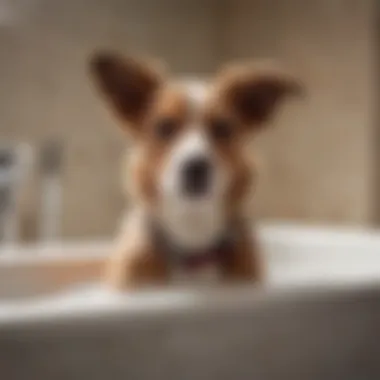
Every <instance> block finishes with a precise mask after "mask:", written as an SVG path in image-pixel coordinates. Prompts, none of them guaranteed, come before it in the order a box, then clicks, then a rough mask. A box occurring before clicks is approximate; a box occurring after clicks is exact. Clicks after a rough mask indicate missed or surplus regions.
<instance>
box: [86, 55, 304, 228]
mask: <svg viewBox="0 0 380 380" xmlns="http://www.w3.org/2000/svg"><path fill="white" fill-rule="evenodd" d="M91 68H92V73H93V74H94V77H95V79H96V82H97V84H98V87H99V89H100V90H101V92H102V93H103V94H104V95H105V97H106V99H107V100H108V102H109V104H110V106H111V107H112V109H113V110H114V111H115V112H116V114H117V116H118V118H119V120H120V122H121V124H122V126H123V128H124V129H125V130H127V131H128V132H129V133H130V134H131V135H132V137H133V139H134V142H135V155H134V165H133V167H131V168H130V170H131V172H130V173H127V175H129V176H130V175H133V181H132V182H133V185H134V186H135V191H136V192H137V193H138V195H139V196H140V198H142V199H143V200H144V201H145V203H146V204H149V206H150V207H152V208H154V209H156V210H159V211H160V212H162V213H163V214H166V213H169V214H170V215H171V214H173V213H180V212H182V211H183V212H185V214H186V216H187V218H188V217H189V215H190V214H191V212H194V213H198V215H202V210H203V211H204V213H207V215H210V214H213V215H214V216H215V218H217V219H218V220H219V219H220V215H219V214H220V213H223V214H226V213H232V212H233V211H234V210H235V209H236V208H237V207H239V205H240V204H241V202H242V201H243V200H244V198H245V196H246V195H247V194H248V192H249V190H250V186H251V184H252V181H254V168H253V167H252V165H251V163H252V159H251V157H250V154H248V151H247V149H246V147H247V141H249V140H250V137H251V136H252V135H253V134H255V133H256V132H257V131H258V130H259V129H260V128H261V127H262V126H263V125H265V124H267V122H268V121H269V119H270V118H271V116H272V115H273V114H274V112H275V110H276V109H277V106H278V105H279V104H280V102H281V101H282V100H283V99H284V98H285V96H286V95H292V94H297V93H298V92H299V90H300V86H299V84H298V82H297V81H296V80H295V79H294V78H292V77H290V76H288V75H285V74H284V73H281V72H279V71H277V70H275V69H273V68H272V69H271V68H268V67H263V68H257V67H256V68H255V67H252V66H250V65H247V66H242V67H233V68H229V69H227V70H224V71H223V72H221V73H219V74H218V75H216V77H215V78H214V80H212V81H210V82H209V83H208V84H204V85H200V84H194V83H187V84H186V83H172V82H171V81H169V80H168V79H167V78H166V77H165V76H163V75H162V74H160V73H158V72H156V71H154V69H152V68H151V67H148V66H146V65H145V64H143V63H140V62H137V61H135V60H133V59H128V58H123V57H121V56H119V55H117V54H114V53H99V54H96V55H95V56H94V58H93V59H92V61H91ZM251 154H252V153H251ZM207 222H208V223H210V222H211V223H212V221H210V220H208V221H207ZM195 223H198V224H199V220H198V221H197V222H195ZM199 225H200V224H199ZM200 228H201V227H200Z"/></svg>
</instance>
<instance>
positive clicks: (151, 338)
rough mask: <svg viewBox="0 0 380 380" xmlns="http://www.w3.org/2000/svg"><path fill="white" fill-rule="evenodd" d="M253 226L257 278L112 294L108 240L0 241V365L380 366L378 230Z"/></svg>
mask: <svg viewBox="0 0 380 380" xmlns="http://www.w3.org/2000/svg"><path fill="white" fill-rule="evenodd" d="M260 238H261V241H262V244H263V248H264V257H265V262H266V266H267V270H268V272H267V273H268V281H267V285H266V287H265V288H264V289H255V288H253V287H248V286H245V287H239V288H228V289H227V288H221V287H220V288H209V289H204V288H202V289H174V288H171V289H165V290H163V289H161V290H156V291H151V292H144V293H141V292H139V293H136V294H125V295H116V294H112V293H110V292H109V291H107V290H106V289H103V288H102V286H101V285H100V283H99V278H100V276H101V273H102V264H103V262H104V258H105V256H106V255H107V253H108V252H109V250H110V245H109V244H108V243H107V242H98V243H96V242H92V243H91V244H86V243H80V244H79V243H66V244H64V245H59V246H52V245H50V246H38V247H36V246H34V247H27V248H23V249H16V248H10V247H8V248H7V249H4V252H3V253H2V254H1V257H0V352H1V355H0V374H6V375H7V376H5V378H9V379H10V378H12V379H15V380H18V379H30V378H31V377H32V378H41V379H44V378H46V379H61V378H62V379H67V378H70V379H76V378H78V379H81V380H83V379H87V378H88V379H93V380H94V379H95V380H96V379H115V380H118V379H161V378H162V379H165V380H169V379H179V378H181V379H184V378H185V379H187V378H189V379H214V378H215V379H218V380H219V379H224V378H225V379H245V378H247V379H252V378H260V379H277V378H278V379H288V378H289V379H304V378H305V379H306V378H307V379H323V380H326V379H334V380H336V379H344V380H348V379H355V380H357V379H378V378H380V362H379V361H378V359H377V358H378V355H379V354H380V234H379V233H377V232H375V231H363V230H361V231H359V230H347V229H334V228H328V229H326V228H311V227H310V228H308V227H299V226H292V225H278V226H275V225H267V226H262V227H261V228H260ZM20 358H22V359H23V360H22V365H20V364H21V362H20ZM157 372H158V374H157Z"/></svg>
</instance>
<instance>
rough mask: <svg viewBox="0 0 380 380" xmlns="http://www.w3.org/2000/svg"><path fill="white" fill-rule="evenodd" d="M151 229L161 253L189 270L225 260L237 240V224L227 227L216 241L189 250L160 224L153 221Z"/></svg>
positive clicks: (155, 243)
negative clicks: (175, 241)
mask: <svg viewBox="0 0 380 380" xmlns="http://www.w3.org/2000/svg"><path fill="white" fill-rule="evenodd" d="M151 231H152V237H153V244H154V246H155V247H156V248H157V251H158V252H159V254H161V255H164V256H165V257H166V258H167V260H169V261H170V262H172V263H173V264H175V265H179V266H180V267H182V268H183V269H185V270H188V271H196V270H199V269H201V268H203V267H205V266H207V265H209V264H212V263H216V264H220V263H222V262H224V261H225V260H227V259H228V256H229V255H230V252H231V251H232V249H233V247H234V246H235V245H236V240H237V239H236V236H237V233H236V232H237V231H236V224H233V225H231V228H230V229H226V230H225V232H224V233H223V234H221V235H220V237H219V238H218V239H217V240H215V242H214V243H212V244H210V246H209V247H208V248H206V249H202V250H189V249H186V248H183V247H180V246H178V245H176V244H174V243H173V242H171V241H170V239H169V238H168V236H167V234H165V232H164V231H163V230H162V228H160V226H159V225H158V224H154V223H151Z"/></svg>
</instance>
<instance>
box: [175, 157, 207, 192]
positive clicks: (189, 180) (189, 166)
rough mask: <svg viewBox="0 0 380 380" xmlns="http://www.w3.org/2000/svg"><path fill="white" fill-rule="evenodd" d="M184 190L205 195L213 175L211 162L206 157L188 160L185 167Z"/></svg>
mask: <svg viewBox="0 0 380 380" xmlns="http://www.w3.org/2000/svg"><path fill="white" fill-rule="evenodd" d="M182 175H183V178H182V181H183V190H184V192H185V193H186V194H187V195H190V196H197V195H203V194H205V193H206V192H207V191H208V188H209V186H210V177H211V164H210V162H209V160H207V159H206V158H204V157H196V158H193V159H191V160H189V161H187V162H186V163H185V165H184V167H183V173H182Z"/></svg>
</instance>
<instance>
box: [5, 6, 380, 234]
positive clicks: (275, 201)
mask: <svg viewBox="0 0 380 380" xmlns="http://www.w3.org/2000/svg"><path fill="white" fill-rule="evenodd" d="M373 3H374V1H373V0H363V1H355V0H319V1H317V2H305V1H302V0H286V1H282V0H271V1H269V0H220V1H217V0H208V1H203V0H183V1H175V0H160V1H153V0H140V1H138V0H128V1H121V0H108V1H101V0H66V1H60V0H50V1H48V0H35V1H25V0H12V1H6V0H0V15H2V16H3V17H0V70H1V79H2V84H1V86H0V100H1V101H0V122H1V124H0V125H1V127H0V137H1V139H2V140H3V139H4V140H9V141H28V142H31V143H32V144H37V145H38V144H40V143H41V142H43V141H44V140H46V139H48V138H52V137H53V138H59V139H61V140H62V141H63V142H64V144H65V157H64V170H63V186H64V192H63V220H62V228H63V231H62V233H63V235H64V236H65V237H70V238H78V237H95V236H104V235H109V234H111V233H112V232H113V230H114V228H115V225H116V223H117V218H118V216H119V215H120V212H121V210H122V208H123V205H124V201H123V197H122V195H121V191H120V186H119V172H120V155H121V152H122V151H123V148H124V146H125V139H124V136H123V134H122V133H121V132H120V131H119V130H118V129H117V128H116V127H115V126H114V124H113V120H112V118H111V116H110V115H109V113H108V112H107V110H106V109H105V107H104V106H103V104H102V103H101V102H100V101H99V99H98V98H97V97H96V96H95V94H94V93H93V91H92V88H91V84H90V81H89V80H88V75H87V72H86V59H87V57H88V54H89V53H90V52H91V51H92V50H93V49H95V48H97V47H103V46H105V47H112V48H118V49H122V50H124V51H133V52H141V53H142V54H145V55H146V54H149V55H152V56H159V57H163V58H164V59H165V60H166V61H168V62H169V63H170V66H171V67H172V68H173V70H174V71H175V72H177V73H192V72H195V73H208V72H211V71H213V70H214V69H215V68H216V67H218V65H219V64H220V63H221V62H223V61H227V60H230V59H241V58H248V57H249V58H252V57H263V56H266V57H267V56H269V57H273V58H277V59H279V60H281V61H283V62H284V63H285V64H286V65H287V66H288V67H289V69H290V70H291V71H293V72H294V73H296V74H297V75H299V76H300V77H301V78H302V79H303V80H304V81H305V83H306V85H307V88H308V97H307V98H306V99H305V100H304V101H302V102H298V103H296V102H294V103H292V104H289V106H288V107H286V108H284V112H283V113H282V114H281V115H279V118H278V121H277V123H276V124H278V125H276V128H273V129H271V130H270V131H269V132H268V134H266V135H263V136H262V138H260V139H259V140H258V141H257V146H258V148H259V150H260V155H261V161H262V179H261V182H260V187H259V190H258V193H257V198H256V205H255V208H256V213H257V214H258V215H259V216H260V217H262V218H263V219H292V220H298V221H313V222H329V223H336V222H339V223H354V224H367V223H369V221H370V220H371V186H372V182H371V181H372V177H373V175H372V167H371V149H372V142H371V133H372V128H373V124H374V123H373V120H372V116H373V112H372V109H371V107H372V105H371V101H372V96H371V94H372V91H373V88H372V87H373V79H374V71H373V67H372V66H371V62H372V54H373V46H374V41H373V35H374V20H373V19H374V12H373ZM33 202H34V203H35V204H37V203H36V202H37V200H36V199H34V201H33ZM32 209H34V213H35V212H36V211H35V210H37V209H38V207H34V208H32ZM30 220H32V219H30ZM31 223H33V222H31Z"/></svg>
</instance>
